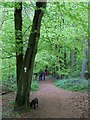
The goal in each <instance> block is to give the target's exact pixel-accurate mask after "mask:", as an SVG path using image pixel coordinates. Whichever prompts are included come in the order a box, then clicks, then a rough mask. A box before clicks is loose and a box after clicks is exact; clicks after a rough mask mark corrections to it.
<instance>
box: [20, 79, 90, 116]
mask: <svg viewBox="0 0 90 120" xmlns="http://www.w3.org/2000/svg"><path fill="white" fill-rule="evenodd" d="M35 97H37V98H38V100H39V107H38V108H36V110H31V111H30V112H28V113H26V114H24V115H23V116H22V117H24V118H88V94H87V93H80V92H70V91H65V90H63V89H59V88H57V87H56V86H54V85H53V79H50V78H49V79H46V81H41V82H40V89H39V91H37V92H32V93H31V99H33V98H35Z"/></svg>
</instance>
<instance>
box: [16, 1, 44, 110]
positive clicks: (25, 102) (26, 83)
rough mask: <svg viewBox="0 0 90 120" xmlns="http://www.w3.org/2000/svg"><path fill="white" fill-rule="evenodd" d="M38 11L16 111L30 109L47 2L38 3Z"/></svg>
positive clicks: (19, 83) (21, 79)
mask: <svg viewBox="0 0 90 120" xmlns="http://www.w3.org/2000/svg"><path fill="white" fill-rule="evenodd" d="M36 7H37V9H36V10H35V13H34V18H33V24H32V29H31V32H30V37H29V42H28V48H27V50H26V54H25V58H24V61H23V67H22V71H21V74H20V78H19V81H18V86H17V95H16V101H15V110H18V109H28V107H29V93H30V89H31V81H32V73H33V68H34V60H35V55H36V52H37V45H38V40H39V36H40V26H41V20H42V17H43V11H42V9H41V7H42V8H44V9H45V8H46V2H36Z"/></svg>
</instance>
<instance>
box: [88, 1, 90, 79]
mask: <svg viewBox="0 0 90 120" xmlns="http://www.w3.org/2000/svg"><path fill="white" fill-rule="evenodd" d="M88 77H89V78H90V1H89V2H88Z"/></svg>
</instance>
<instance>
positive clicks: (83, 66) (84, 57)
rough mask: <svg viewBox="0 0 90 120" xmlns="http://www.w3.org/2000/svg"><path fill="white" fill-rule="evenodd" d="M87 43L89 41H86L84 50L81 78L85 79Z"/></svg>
mask: <svg viewBox="0 0 90 120" xmlns="http://www.w3.org/2000/svg"><path fill="white" fill-rule="evenodd" d="M86 43H87V41H86V40H84V48H83V53H82V54H83V58H82V70H81V77H84V74H85V70H86V52H87V48H86Z"/></svg>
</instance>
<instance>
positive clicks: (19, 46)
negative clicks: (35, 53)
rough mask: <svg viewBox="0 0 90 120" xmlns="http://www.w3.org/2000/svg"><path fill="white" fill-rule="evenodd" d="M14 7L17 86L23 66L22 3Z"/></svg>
mask: <svg viewBox="0 0 90 120" xmlns="http://www.w3.org/2000/svg"><path fill="white" fill-rule="evenodd" d="M17 5H19V8H18V7H15V12H14V22H15V39H16V75H17V76H16V78H17V84H18V80H19V76H20V73H21V68H22V64H23V40H22V2H20V3H17Z"/></svg>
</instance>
